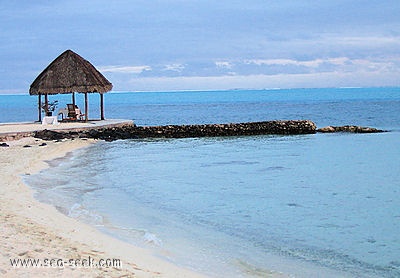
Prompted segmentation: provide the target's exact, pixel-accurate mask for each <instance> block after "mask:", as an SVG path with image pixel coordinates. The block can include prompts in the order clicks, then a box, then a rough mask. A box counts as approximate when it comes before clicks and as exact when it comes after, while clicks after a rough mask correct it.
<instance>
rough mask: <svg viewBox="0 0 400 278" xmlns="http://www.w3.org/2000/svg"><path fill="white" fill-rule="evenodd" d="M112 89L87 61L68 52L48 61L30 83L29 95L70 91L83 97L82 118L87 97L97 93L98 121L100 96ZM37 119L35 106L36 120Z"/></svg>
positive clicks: (86, 115)
mask: <svg viewBox="0 0 400 278" xmlns="http://www.w3.org/2000/svg"><path fill="white" fill-rule="evenodd" d="M111 89H112V84H111V82H110V81H108V80H107V79H106V78H105V77H104V76H103V75H102V74H101V73H100V72H99V71H98V70H97V69H96V68H95V67H94V66H93V65H92V64H91V63H90V62H89V61H87V60H85V59H84V58H82V57H81V56H79V55H78V54H76V53H75V52H73V51H72V50H67V51H65V52H63V53H62V54H61V55H60V56H58V57H57V58H56V59H55V60H54V61H53V62H51V63H50V64H49V65H48V66H47V67H46V68H45V69H44V70H43V71H42V72H41V73H40V74H39V75H38V77H37V78H36V79H35V80H34V81H33V83H32V84H31V86H30V89H29V94H30V95H38V96H39V106H41V103H40V96H41V95H45V97H46V103H47V95H55V94H71V93H74V92H79V93H84V94H85V117H86V120H87V118H88V114H87V112H88V111H87V110H88V109H87V108H88V107H87V94H88V93H99V94H100V97H101V101H100V104H101V119H102V120H103V119H104V101H103V93H106V92H108V91H110V90H111ZM40 118H41V114H40V107H39V120H40Z"/></svg>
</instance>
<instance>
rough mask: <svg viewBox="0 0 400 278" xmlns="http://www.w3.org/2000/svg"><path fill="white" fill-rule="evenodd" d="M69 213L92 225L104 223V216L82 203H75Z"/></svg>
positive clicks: (70, 215)
mask: <svg viewBox="0 0 400 278" xmlns="http://www.w3.org/2000/svg"><path fill="white" fill-rule="evenodd" d="M67 215H68V216H69V217H72V218H75V219H78V220H81V221H84V222H86V223H89V224H92V225H103V216H101V215H99V214H97V213H95V212H93V211H90V210H88V209H86V208H85V207H84V206H83V205H82V204H74V205H73V206H72V207H71V208H70V210H69V212H68V214H67Z"/></svg>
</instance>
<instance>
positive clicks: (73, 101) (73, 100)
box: [72, 92, 75, 107]
mask: <svg viewBox="0 0 400 278" xmlns="http://www.w3.org/2000/svg"><path fill="white" fill-rule="evenodd" d="M72 104H73V105H74V107H75V92H72Z"/></svg>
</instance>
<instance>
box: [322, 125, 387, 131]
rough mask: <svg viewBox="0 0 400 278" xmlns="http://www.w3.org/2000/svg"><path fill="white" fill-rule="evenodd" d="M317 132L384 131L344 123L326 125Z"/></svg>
mask: <svg viewBox="0 0 400 278" xmlns="http://www.w3.org/2000/svg"><path fill="white" fill-rule="evenodd" d="M317 132H322V133H327V132H350V133H378V132H385V131H384V130H380V129H376V128H373V127H364V126H355V125H345V126H327V127H323V128H320V129H317Z"/></svg>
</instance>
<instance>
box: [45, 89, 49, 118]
mask: <svg viewBox="0 0 400 278" xmlns="http://www.w3.org/2000/svg"><path fill="white" fill-rule="evenodd" d="M47 112H49V97H48V95H47V94H44V113H45V114H44V115H45V116H47Z"/></svg>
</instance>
